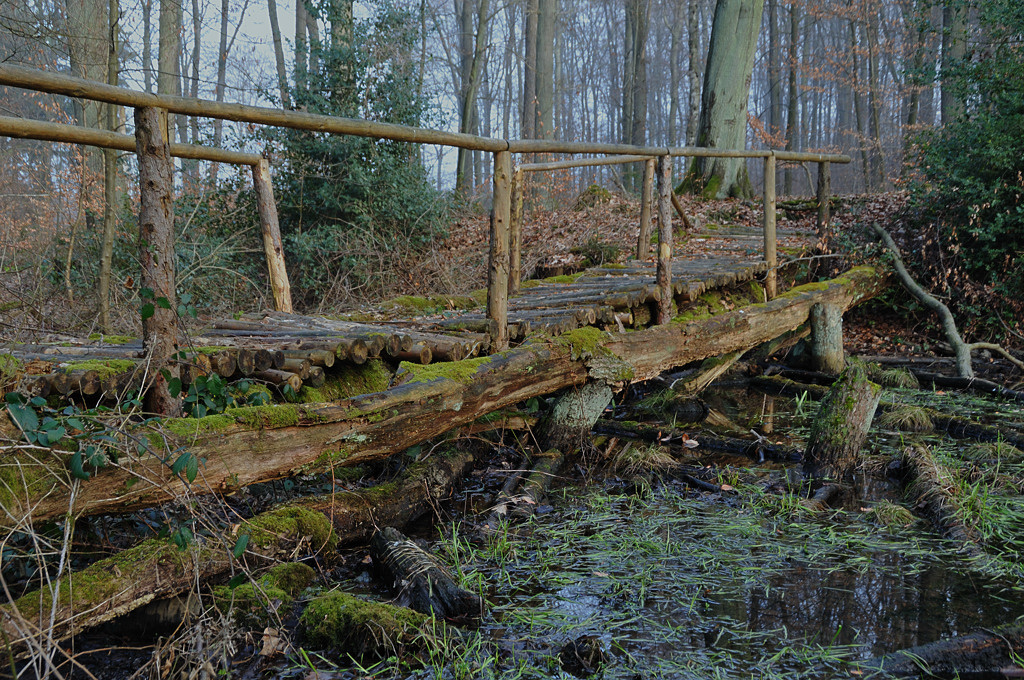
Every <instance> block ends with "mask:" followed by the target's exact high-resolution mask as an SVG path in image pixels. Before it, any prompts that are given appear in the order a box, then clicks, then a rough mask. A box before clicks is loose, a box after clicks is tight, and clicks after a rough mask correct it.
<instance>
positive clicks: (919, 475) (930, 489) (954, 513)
mask: <svg viewBox="0 0 1024 680" xmlns="http://www.w3.org/2000/svg"><path fill="white" fill-rule="evenodd" d="M900 462H901V464H902V466H903V470H902V476H903V482H904V485H905V487H906V492H907V494H908V495H909V496H910V497H911V500H912V501H914V503H915V504H916V507H918V508H920V510H921V513H922V514H923V515H924V516H925V517H927V518H928V519H929V520H930V521H931V522H932V524H933V525H935V528H936V529H938V531H939V533H941V534H942V535H943V536H944V537H945V538H949V539H951V540H954V541H957V542H958V543H961V544H962V545H963V550H964V551H966V552H968V553H969V554H972V555H976V554H980V552H981V548H980V547H979V545H978V535H977V533H976V532H975V531H974V530H973V529H972V528H971V527H969V526H967V525H965V524H964V523H963V522H961V521H960V520H959V518H958V514H959V513H958V506H959V503H958V502H957V500H956V498H954V496H953V495H952V494H951V493H950V491H949V489H950V488H952V487H953V486H954V484H953V477H952V475H951V474H950V472H949V471H948V470H946V469H945V467H943V466H942V465H941V464H940V463H939V462H938V461H936V460H935V457H934V456H933V455H932V454H931V451H929V450H928V449H927V448H925V447H923V446H909V447H907V448H906V449H904V450H903V453H902V455H901V456H900Z"/></svg>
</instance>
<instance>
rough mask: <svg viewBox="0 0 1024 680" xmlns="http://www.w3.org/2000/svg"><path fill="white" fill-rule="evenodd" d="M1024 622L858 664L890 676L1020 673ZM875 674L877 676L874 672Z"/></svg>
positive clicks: (894, 653)
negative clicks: (1022, 624)
mask: <svg viewBox="0 0 1024 680" xmlns="http://www.w3.org/2000/svg"><path fill="white" fill-rule="evenodd" d="M1022 648H1024V626H1021V625H1019V624H1018V625H1009V626H1000V627H998V628H994V629H991V630H987V629H986V630H977V631H974V632H973V633H970V634H968V635H961V636H958V637H954V638H948V639H945V640H936V641H935V642H930V643H928V644H925V645H918V646H917V647H911V648H910V649H903V650H900V651H898V652H893V653H891V654H886V655H885V656H883V657H879V658H875V659H871V660H870V661H865V662H863V663H861V664H858V666H859V667H860V668H861V669H863V670H864V671H869V672H870V671H874V672H876V673H880V674H882V675H883V676H885V677H890V678H968V677H971V678H973V677H985V678H1002V677H1019V676H1015V675H1012V674H1011V673H1009V672H1008V670H1017V669H1019V667H1020V650H1021V649H1022ZM872 677H874V676H872Z"/></svg>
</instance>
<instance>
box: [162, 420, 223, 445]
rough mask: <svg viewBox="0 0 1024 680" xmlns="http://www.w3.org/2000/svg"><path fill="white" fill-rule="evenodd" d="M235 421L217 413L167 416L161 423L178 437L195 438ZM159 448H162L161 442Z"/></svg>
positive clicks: (216, 430)
mask: <svg viewBox="0 0 1024 680" xmlns="http://www.w3.org/2000/svg"><path fill="white" fill-rule="evenodd" d="M237 422H238V421H237V420H236V419H235V418H232V417H231V416H228V415H223V414H219V415H214V416H205V417H203V418H167V419H165V420H163V421H162V422H161V424H162V425H163V429H165V430H167V431H168V432H170V433H172V434H175V435H177V436H179V437H183V438H190V437H191V438H195V437H198V436H199V435H201V434H209V433H211V432H218V431H220V430H225V429H227V428H229V427H231V426H232V425H235V424H236V423H237ZM160 448H163V446H162V443H161V446H160Z"/></svg>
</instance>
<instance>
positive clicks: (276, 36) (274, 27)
mask: <svg viewBox="0 0 1024 680" xmlns="http://www.w3.org/2000/svg"><path fill="white" fill-rule="evenodd" d="M296 2H299V3H301V2H302V0H296ZM267 13H268V14H269V15H270V34H271V36H272V39H273V41H274V61H275V63H276V65H277V92H278V95H279V96H280V97H281V106H282V107H284V108H286V109H287V108H291V102H290V98H289V97H288V70H287V69H286V68H285V65H284V44H283V42H282V40H281V25H280V24H279V23H278V18H277V0H267ZM197 49H198V46H197Z"/></svg>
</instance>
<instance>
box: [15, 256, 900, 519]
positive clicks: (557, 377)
mask: <svg viewBox="0 0 1024 680" xmlns="http://www.w3.org/2000/svg"><path fill="white" fill-rule="evenodd" d="M883 289H884V279H881V278H879V276H878V275H877V273H876V272H875V270H873V269H871V268H868V267H860V268H857V269H854V270H851V271H850V272H847V273H846V274H845V275H844V277H843V278H842V279H836V280H834V281H831V282H825V283H824V284H822V283H818V284H814V285H813V286H806V287H798V288H795V289H793V290H790V291H788V292H786V293H784V294H782V295H779V296H778V297H776V298H775V299H773V300H771V301H769V302H766V303H762V304H756V305H751V306H749V307H743V308H739V309H735V310H733V311H731V312H727V313H724V314H720V315H717V316H713V317H711V318H708V319H703V320H696V321H690V322H687V323H669V324H666V325H663V326H658V327H655V328H650V329H646V330H642V331H637V332H634V333H615V334H608V333H604V332H602V331H599V330H597V329H585V330H581V331H576V332H575V333H570V334H568V335H566V336H562V337H559V338H553V339H551V340H548V341H542V340H539V341H537V342H532V343H528V344H526V345H523V346H521V347H518V348H516V349H513V350H510V351H507V352H503V353H501V354H497V355H494V356H489V357H483V358H479V359H473V360H470V361H462V362H455V363H443V364H432V365H430V366H426V367H416V366H412V365H409V364H406V365H405V366H406V367H409V368H410V369H411V379H410V380H408V381H406V382H405V383H403V384H401V385H398V386H396V387H392V388H390V389H388V390H386V391H384V392H379V393H375V394H366V395H362V396H358V397H353V398H350V399H345V400H342V401H338V402H331V403H323V404H304V405H301V406H298V405H293V404H284V405H279V406H264V407H249V408H242V409H232V410H231V411H229V412H228V413H226V414H224V415H219V416H208V417H207V418H206V419H199V420H194V419H180V420H171V421H167V422H165V423H163V424H159V423H152V424H149V425H147V426H145V427H144V428H141V429H139V430H136V431H135V433H134V434H135V436H137V437H138V438H139V439H140V440H141V441H142V442H143V443H146V444H148V445H149V446H150V447H154V448H155V450H159V451H163V450H164V447H165V444H164V440H165V439H166V440H167V443H166V446H168V447H169V449H170V450H176V449H177V448H178V447H184V448H187V449H188V450H190V451H192V452H193V453H194V454H195V455H196V457H197V458H204V459H205V464H204V466H203V467H202V469H201V477H200V478H201V479H202V480H203V483H202V484H198V483H197V484H194V485H192V486H191V487H190V488H189V490H190V491H191V493H217V492H228V491H231V490H232V489H236V488H239V487H242V486H245V485H248V484H252V483H254V482H258V481H269V480H272V479H279V478H281V477H286V476H290V475H292V474H296V473H299V472H307V471H312V470H322V469H324V468H325V467H330V466H331V465H335V464H337V465H358V464H361V463H365V462H368V461H372V460H379V459H382V458H386V457H388V456H390V455H391V454H393V453H395V452H397V451H403V450H405V449H407V448H409V447H410V446H414V445H416V444H418V443H420V442H422V441H425V440H427V439H429V438H431V437H434V436H437V435H438V434H442V433H444V432H447V431H448V430H451V429H453V428H455V427H459V426H461V425H465V424H467V423H470V422H472V421H474V420H476V419H477V418H479V417H480V416H482V415H485V414H487V413H490V412H492V411H496V410H498V409H501V408H504V407H507V406H511V405H513V404H516V403H518V402H521V401H524V400H526V399H530V398H531V397H537V396H543V395H547V394H551V393H553V392H556V391H558V390H560V389H564V388H566V387H569V386H572V385H581V384H583V383H584V382H586V381H587V380H588V378H589V377H590V375H591V374H592V373H599V374H601V375H602V376H605V377H607V376H608V373H609V368H614V370H613V371H612V372H613V373H615V376H613V377H617V379H632V380H634V381H639V380H647V379H650V378H652V377H654V376H656V375H659V374H660V373H662V372H663V371H665V370H667V369H670V368H673V367H676V366H681V365H684V364H687V363H689V362H691V361H695V360H699V359H704V358H706V357H708V356H713V355H717V354H721V353H723V352H731V351H733V350H736V349H739V348H742V347H754V346H757V345H759V344H761V343H763V342H765V341H767V340H769V339H771V338H773V337H777V336H779V335H781V334H782V333H785V332H787V331H790V330H793V329H795V328H797V327H799V326H800V325H801V324H803V323H804V322H806V321H807V317H808V315H809V313H810V308H811V306H812V305H813V304H814V303H816V302H821V301H831V302H836V303H837V304H841V305H842V306H843V307H844V308H845V307H849V306H851V305H853V304H855V303H857V302H859V301H860V300H863V299H865V298H869V297H871V296H873V295H875V294H877V293H878V292H880V291H881V290H883ZM3 417H5V416H3ZM8 457H9V458H10V459H12V460H10V461H8V462H7V463H5V464H11V465H14V464H17V465H20V466H21V470H23V471H24V476H23V477H19V478H18V479H21V480H24V483H27V488H26V485H23V482H18V483H17V484H15V485H14V486H15V487H16V488H14V489H13V490H11V491H7V490H5V489H0V503H2V504H3V505H4V507H5V508H7V510H8V512H9V513H10V517H9V518H8V519H6V520H3V521H4V522H5V523H6V522H11V521H14V519H13V518H17V517H20V516H22V515H28V514H31V516H32V517H34V518H35V519H36V520H37V521H40V520H44V519H47V518H53V517H57V516H64V515H66V514H67V513H69V512H70V513H71V514H72V515H80V514H98V513H103V512H112V511H113V512H124V511H128V510H131V509H134V508H139V507H147V506H150V505H154V504H158V503H162V502H165V501H167V500H171V499H173V498H175V497H176V496H177V495H178V494H180V493H182V492H183V491H184V490H185V489H186V484H185V483H184V481H183V480H182V479H180V478H179V477H178V476H177V475H174V474H171V470H170V467H169V466H168V465H167V464H166V463H165V462H164V459H163V458H161V457H158V456H156V455H149V454H147V455H141V456H139V457H124V458H122V459H121V460H120V461H119V464H118V465H117V466H111V467H108V468H105V469H103V470H100V471H99V472H98V473H97V474H95V475H93V476H92V477H91V478H90V479H88V480H84V481H82V482H81V483H80V485H79V488H78V489H77V491H76V493H75V494H74V495H73V496H72V494H71V493H70V491H71V483H70V482H71V474H70V470H69V469H68V468H67V467H66V462H65V459H63V458H55V459H53V460H50V459H46V460H43V459H40V458H39V457H38V456H32V457H30V456H28V455H26V456H18V455H17V454H14V453H12V454H11V455H9V456H8Z"/></svg>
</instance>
